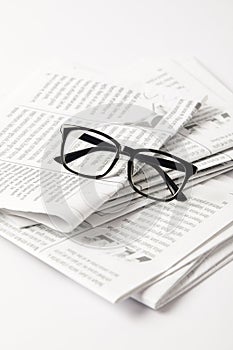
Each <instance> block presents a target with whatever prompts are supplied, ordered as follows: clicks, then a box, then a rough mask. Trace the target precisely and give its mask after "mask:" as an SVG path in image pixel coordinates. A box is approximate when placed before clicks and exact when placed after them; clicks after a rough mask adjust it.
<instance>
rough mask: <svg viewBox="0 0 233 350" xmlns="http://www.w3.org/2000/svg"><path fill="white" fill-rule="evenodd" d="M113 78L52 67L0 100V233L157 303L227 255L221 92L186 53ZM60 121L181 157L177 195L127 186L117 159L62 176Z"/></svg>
mask: <svg viewBox="0 0 233 350" xmlns="http://www.w3.org/2000/svg"><path fill="white" fill-rule="evenodd" d="M122 76H123V77H124V78H122V79H121V75H120V74H118V75H117V78H113V77H112V78H111V80H110V78H109V77H106V76H103V75H99V74H96V73H93V72H90V71H87V70H83V69H82V68H79V67H74V68H72V69H70V70H69V69H67V68H61V67H58V68H55V66H53V67H52V68H51V69H50V68H48V69H47V70H46V71H43V72H39V73H37V74H36V75H33V76H32V77H31V78H30V79H29V80H28V81H27V82H26V83H25V85H24V86H22V87H21V88H20V89H19V90H18V91H17V92H16V93H15V94H14V95H13V96H11V97H10V98H8V100H7V101H6V103H5V104H4V106H1V108H2V128H1V133H0V139H1V142H0V150H1V182H0V189H1V191H0V193H1V201H0V208H1V216H0V227H1V235H2V236H3V237H5V238H6V239H9V240H10V241H12V242H13V243H15V244H17V245H18V246H20V247H21V248H23V249H25V250H26V251H28V252H30V253H31V254H33V255H35V256H37V257H38V258H39V259H41V260H42V261H44V262H46V263H48V265H50V266H52V267H54V268H56V269H57V270H59V271H61V272H62V273H64V274H65V275H67V276H69V277H70V278H72V279H74V280H75V281H77V282H78V283H80V284H82V285H84V286H86V287H87V288H89V289H90V290H92V291H94V292H95V293H97V294H99V295H101V296H102V297H104V298H106V299H107V300H109V301H111V302H116V301H118V300H121V299H125V298H127V297H133V298H135V299H137V300H139V301H140V302H142V303H144V304H145V305H147V306H149V307H152V308H154V309H158V308H160V307H162V306H163V305H165V304H166V303H168V302H169V301H171V300H172V299H174V298H175V297H177V296H178V295H180V294H181V293H183V292H185V291H187V290H189V289H190V288H192V287H193V286H194V285H196V284H197V283H199V282H200V281H201V280H203V279H205V278H206V277H208V276H209V275H210V274H211V273H213V272H214V271H215V270H217V269H218V268H220V267H221V266H223V265H224V264H226V263H227V262H230V261H231V255H232V254H233V252H232V250H231V242H232V239H233V237H232V234H233V229H232V228H231V222H232V214H231V213H232V209H233V193H231V191H232V184H233V175H232V172H231V169H233V116H232V115H233V112H232V93H231V92H230V91H229V90H228V89H226V88H225V87H224V86H223V85H222V84H221V83H219V82H218V81H217V80H216V79H215V78H214V77H213V76H212V75H211V74H210V73H208V72H207V71H206V70H205V69H204V68H203V67H202V66H201V64H200V63H199V62H197V61H196V60H195V59H182V60H163V61H161V62H159V61H157V62H139V63H138V64H136V65H135V66H131V67H130V69H129V70H127V72H126V73H124V74H122ZM125 77H127V81H126V80H125ZM64 123H67V124H71V125H80V126H87V127H91V128H92V129H97V130H99V131H102V132H105V133H107V134H109V135H111V137H114V138H116V139H117V140H118V141H119V142H120V143H122V144H124V145H128V146H130V145H133V146H134V148H140V147H146V148H155V149H162V150H165V151H167V152H169V153H171V154H174V155H176V156H179V157H181V158H184V159H186V160H188V161H191V162H193V163H194V164H195V165H196V166H197V168H198V173H197V175H196V176H194V177H193V178H192V179H191V180H190V181H189V183H188V184H187V187H186V189H185V195H186V197H187V201H186V202H182V201H176V200H175V201H172V202H169V203H162V202H157V203H151V201H148V199H147V198H145V197H142V196H140V195H139V194H137V193H136V192H134V191H133V190H132V188H131V186H130V185H129V184H128V182H127V176H126V172H125V164H126V163H125V159H122V161H120V162H119V164H118V167H117V168H116V169H115V170H114V171H113V172H112V173H111V176H108V177H106V178H104V179H101V180H98V181H97V180H92V179H83V178H80V177H79V176H77V175H74V174H71V173H69V172H68V171H66V170H65V169H64V168H63V167H62V165H61V164H58V163H57V162H55V161H54V158H55V157H57V156H58V155H59V154H60V145H61V135H60V127H61V125H62V124H64ZM135 146H136V147H135ZM224 173H225V174H226V175H224ZM136 176H137V185H138V186H139V187H140V188H142V189H143V188H144V186H145V185H146V183H145V178H143V177H141V176H140V173H139V174H137V175H136ZM150 183H151V184H152V189H153V191H154V192H155V193H158V191H163V190H164V188H163V185H162V184H161V182H159V181H158V178H156V177H155V178H153V177H152V178H151V182H150Z"/></svg>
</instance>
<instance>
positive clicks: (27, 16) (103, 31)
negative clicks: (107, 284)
mask: <svg viewBox="0 0 233 350" xmlns="http://www.w3.org/2000/svg"><path fill="white" fill-rule="evenodd" d="M232 36H233V1H232V0H221V1H220V0H211V1H205V0H202V1H200V0H192V1H189V0H184V1H177V0H173V1H172V0H170V1H168V0H163V1H156V0H151V1H150V0H144V1H138V0H134V1H131V0H117V1H113V0H109V1H107V0H105V1H103V0H98V1H94V0H92V1H89V0H85V1H80V0H76V1H75V0H73V1H72V0H66V1H63V0H57V1H55V0H54V1H51V0H46V1H45V0H38V1H33V0H31V1H29V0H28V1H26V0H18V1H17V0H15V1H12V0H5V1H4V0H0V48H1V54H0V102H1V100H2V98H3V97H4V95H6V94H7V93H9V92H10V91H11V90H12V89H14V88H15V87H16V86H17V84H18V83H19V82H20V81H21V80H22V79H23V78H24V77H25V76H26V75H27V74H28V73H30V72H31V71H32V70H33V69H35V68H37V67H38V66H40V65H41V64H42V63H45V62H46V61H47V60H51V59H52V60H53V59H58V60H65V61H66V62H67V63H68V64H70V63H74V62H80V63H82V64H85V65H87V66H91V67H93V68H94V69H100V70H103V71H104V70H106V71H107V72H113V71H115V70H117V69H119V68H120V67H121V66H125V65H129V64H130V62H132V61H133V60H135V59H139V58H140V57H147V56H148V57H157V56H161V55H173V54H181V53H182V54H186V55H187V54H191V55H195V56H197V57H198V58H199V59H200V60H201V61H202V62H203V63H204V64H205V65H206V66H207V67H208V68H209V69H210V70H211V71H212V72H214V73H215V74H216V76H218V77H219V78H220V79H221V80H222V81H223V82H224V83H225V84H226V85H227V86H228V87H229V88H231V89H232V90H233V65H232V62H233V40H232ZM232 273H233V264H230V265H228V266H227V267H225V268H224V269H223V270H221V271H220V272H218V273H217V274H215V275H214V276H213V277H211V278H210V279H208V280H207V281H205V282H204V283H203V284H201V285H200V286H198V287H197V288H195V289H194V290H193V291H191V292H189V293H188V294H186V295H185V296H183V297H182V298H180V299H179V300H177V301H176V302H174V303H172V304H171V305H170V306H169V307H166V308H165V309H164V310H163V311H160V312H154V311H152V310H150V309H148V308H145V307H143V306H141V305H140V304H138V303H136V302H134V301H126V302H124V303H121V304H119V305H111V304H108V303H107V302H105V301H104V300H102V299H100V298H99V297H97V296H95V295H93V294H92V293H90V292H89V291H87V290H85V289H83V288H82V287H80V286H78V285H76V284H75V283H74V282H72V281H70V280H69V279H67V278H65V277H64V276H62V275H61V274H59V273H58V272H56V271H54V270H52V269H51V268H49V267H47V266H46V265H44V264H43V263H41V262H39V261H37V260H36V259H35V258H33V257H31V256H30V255H28V254H27V253H25V252H23V251H21V250H20V249H19V248H17V247H15V246H13V245H12V244H11V243H9V242H7V241H5V240H4V239H0V349H1V350H16V349H17V350H18V349H19V350H21V349H23V350H29V349H30V350H37V349H38V350H39V349H40V350H42V349H45V350H47V349H48V350H51V349H52V350H53V349H54V350H60V349H61V350H64V349H67V350H73V349H81V350H82V349H91V350H92V349H101V350H105V349H114V350H115V349H133V348H135V349H142V348H143V349H159V350H163V349H165V350H170V349H175V350H176V349H179V350H187V349H188V350H194V349H195V350H197V349H200V350H202V349H203V350H204V349H208V350H209V349H211V350H217V349H220V348H221V349H222V350H232V349H233V336H232V324H233V298H232V295H233V282H232Z"/></svg>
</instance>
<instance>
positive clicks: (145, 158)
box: [54, 125, 197, 202]
mask: <svg viewBox="0 0 233 350" xmlns="http://www.w3.org/2000/svg"><path fill="white" fill-rule="evenodd" d="M61 131H62V145H61V155H60V156H58V157H56V158H54V160H55V161H56V162H58V163H60V164H63V166H64V168H65V169H67V170H68V171H70V172H71V173H73V174H76V175H79V176H82V177H84V178H89V179H101V178H103V177H105V176H106V175H107V174H109V173H110V171H111V170H112V169H113V168H114V167H115V165H116V163H117V162H118V161H119V159H120V155H124V156H127V157H129V160H128V167H127V174H128V181H129V184H130V186H131V187H132V189H133V190H134V191H135V192H137V193H138V194H140V195H142V196H145V197H147V198H149V199H152V200H157V201H162V202H168V201H171V200H173V199H177V200H179V201H185V200H186V199H187V198H186V196H185V195H184V194H183V193H182V190H183V189H184V187H185V185H186V183H187V181H188V180H189V178H190V177H191V176H192V175H194V174H196V172H197V167H196V166H195V165H193V164H192V163H189V162H187V161H185V160H183V159H181V158H179V157H176V156H173V155H171V154H169V153H166V152H163V151H158V150H154V149H146V148H138V149H133V148H131V147H128V146H122V145H120V143H119V142H118V141H116V140H115V139H114V138H112V137H111V136H109V135H107V134H105V133H103V132H101V131H98V130H94V129H90V128H87V127H82V126H73V125H72V126H71V125H63V127H62V130H61Z"/></svg>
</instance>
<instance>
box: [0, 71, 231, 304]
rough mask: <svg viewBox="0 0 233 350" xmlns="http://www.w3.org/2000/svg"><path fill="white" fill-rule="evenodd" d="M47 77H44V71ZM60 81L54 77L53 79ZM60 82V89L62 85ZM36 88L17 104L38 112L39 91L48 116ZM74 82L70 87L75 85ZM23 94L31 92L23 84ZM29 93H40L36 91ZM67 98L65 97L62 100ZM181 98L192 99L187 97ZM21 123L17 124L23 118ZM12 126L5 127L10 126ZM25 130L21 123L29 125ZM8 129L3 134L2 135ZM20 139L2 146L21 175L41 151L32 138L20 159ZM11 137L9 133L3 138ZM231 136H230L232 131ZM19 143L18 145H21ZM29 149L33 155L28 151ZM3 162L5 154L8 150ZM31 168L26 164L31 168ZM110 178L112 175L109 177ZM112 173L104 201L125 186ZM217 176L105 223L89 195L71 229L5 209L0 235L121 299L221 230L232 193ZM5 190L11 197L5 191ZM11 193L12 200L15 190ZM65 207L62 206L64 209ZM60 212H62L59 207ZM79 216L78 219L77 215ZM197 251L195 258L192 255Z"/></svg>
mask: <svg viewBox="0 0 233 350" xmlns="http://www.w3.org/2000/svg"><path fill="white" fill-rule="evenodd" d="M43 79H45V77H44V78H43ZM43 79H42V80H43ZM38 83H39V86H41V85H40V81H39V80H37V84H38ZM43 84H44V83H43ZM43 84H42V85H43ZM43 86H44V85H43ZM55 86H57V85H56V84H55ZM46 89H47V86H46ZM58 89H60V87H59V88H58ZM33 90H34V88H33V87H31V88H30V96H31V99H28V100H30V102H28V103H27V102H25V103H24V104H23V105H20V107H22V108H26V109H27V113H29V112H28V110H30V112H31V109H32V110H33V112H36V113H37V108H38V105H37V104H36V101H37V100H38V99H39V100H41V101H40V104H41V105H42V106H41V107H43V108H41V107H40V108H38V109H39V112H40V113H41V112H42V113H43V116H44V115H46V113H47V112H46V111H45V105H46V106H47V105H48V101H44V97H43V96H44V95H43V93H45V92H44V90H42V92H41V94H40V93H38V94H37V95H35V91H33ZM50 90H51V88H49V91H50ZM69 90H71V91H73V90H72V89H70V87H69ZM37 91H38V89H37ZM45 91H46V93H45V94H46V96H47V95H48V92H47V90H45ZM59 91H60V90H59ZM62 91H63V90H62ZM57 93H58V92H55V93H54V94H55V96H56V95H57ZM66 94H67V92H66V93H65V96H66ZM22 95H23V96H26V93H25V91H24V92H23V94H22ZM32 96H36V97H34V99H33V98H32ZM189 96H190V95H189ZM185 97H188V96H185ZM70 98H71V97H70ZM138 99H139V97H138ZM63 100H64V99H63ZM63 100H62V99H61V101H63ZM71 100H72V98H71ZM182 100H183V101H189V100H188V99H187V100H186V99H185V100H184V99H182ZM198 100H199V96H198V98H196V99H195V101H194V102H192V103H193V105H192V108H191V110H190V111H189V113H188V115H185V118H184V119H185V120H187V119H190V116H191V114H192V111H194V110H195V107H196V103H197V102H196V101H198ZM49 101H50V103H53V99H49ZM61 101H60V104H61ZM143 101H144V100H143ZM177 101H179V102H178V103H179V104H180V99H179V97H178V98H177V99H176V100H175V102H174V101H173V102H174V103H173V102H172V103H171V101H170V100H169V101H168V103H166V101H165V103H164V106H168V105H169V107H168V108H167V110H166V111H165V113H164V115H165V116H167V115H171V114H170V112H169V110H171V109H170V108H171V105H172V104H173V106H174V105H177ZM21 103H22V102H21ZM56 103H57V102H56ZM63 103H64V102H63ZM119 103H120V102H119ZM185 103H186V102H185ZM155 105H156V103H154V104H153V108H154V107H155ZM36 106H37V107H36ZM59 106H60V105H59ZM189 106H190V103H189ZM50 107H51V106H50ZM7 108H8V107H7ZM11 108H12V107H11ZM15 108H17V106H15ZM46 108H47V107H46ZM59 108H60V107H59ZM69 108H70V106H69V105H68V104H67V110H68V111H69ZM41 110H42V111H41ZM20 111H21V110H20ZM50 111H51V112H50V113H51V114H49V117H48V118H46V119H45V121H46V122H45V121H44V123H49V122H51V120H53V122H54V123H55V122H56V128H58V126H59V125H60V123H58V121H57V119H56V118H52V116H53V115H55V112H54V110H52V109H51V110H50ZM18 112H19V110H17V109H16V110H12V113H13V117H14V116H15V114H14V113H16V115H17V118H15V122H16V123H17V122H18V121H19V120H20V118H19V117H20V115H19V114H18ZM21 113H22V114H24V113H25V112H24V111H21ZM36 113H35V114H32V115H30V116H29V118H28V119H29V120H30V121H31V120H33V115H36ZM44 113H45V114H44ZM65 113H67V115H68V113H69V112H65V111H64V109H62V108H61V110H60V111H59V112H58V114H59V118H62V120H60V122H64V119H65V115H64V114H65ZM72 113H74V111H73V110H72V108H71V115H72ZM153 113H154V111H153ZM60 114H62V115H60ZM3 115H4V114H3ZM7 116H8V119H10V118H11V114H9V113H8V114H7ZM172 116H174V114H172ZM36 118H37V119H35V120H36V121H37V120H38V121H37V122H35V124H37V123H38V122H39V121H41V119H42V116H41V117H40V118H38V116H37V115H36ZM63 118H64V119H63ZM6 119H7V118H6ZM144 119H145V118H144ZM20 122H21V127H23V126H24V125H25V124H26V123H25V119H24V118H23V119H21V120H20ZM182 124H183V123H181V124H180V120H179V123H178V128H179V127H180V125H182ZM5 125H6V126H7V125H9V120H8V121H5ZM17 126H18V128H19V125H18V124H17ZM121 127H122V125H121ZM124 127H125V128H126V129H127V130H129V127H130V128H132V127H133V126H132V125H131V126H129V125H127V126H126V125H125V126H124ZM8 129H9V127H8ZM8 129H5V133H6V132H7V130H8ZM37 130H38V129H37ZM39 130H40V132H41V134H39V135H40V136H39V137H38V138H37V140H36V142H37V144H36V149H37V148H38V149H40V147H42V145H41V146H40V144H39V143H40V142H41V140H43V138H42V134H43V132H45V130H43V127H42V126H41V125H40V127H39ZM135 130H140V128H139V129H138V127H137V128H136V129H135ZM159 130H161V129H159ZM162 130H163V129H162ZM16 131H17V130H16ZM22 131H24V133H23V132H22ZM46 133H47V129H46ZM52 134H53V133H52ZM4 135H5V134H4ZM4 135H2V136H3V137H4ZM14 135H16V134H15V133H14V134H13V136H14ZM24 135H25V129H22V130H21V137H22V136H24ZM8 136H9V134H8ZM160 136H161V134H160ZM172 136H174V135H172ZM170 137H171V135H170V134H166V137H165V140H167V139H168V138H170ZM229 139H230V137H229ZM18 140H20V138H19V137H18V138H16V139H14V142H12V143H11V144H10V145H8V149H9V152H11V153H10V154H9V153H4V154H2V157H4V155H5V157H6V156H8V162H9V157H10V156H11V157H10V159H11V162H12V168H13V170H14V171H15V169H16V170H17V171H19V173H18V175H20V170H21V169H22V168H21V169H20V166H22V165H23V164H26V165H27V166H28V167H29V165H28V164H29V163H28V162H29V160H30V162H36V161H39V160H40V161H41V159H40V154H39V152H38V153H37V154H36V156H37V157H38V159H37V158H34V156H35V153H34V156H32V154H33V152H35V150H34V149H33V147H32V146H31V147H30V149H29V150H30V151H31V152H32V154H30V152H29V153H27V157H26V159H25V158H23V161H20V159H18V158H19V156H20V152H23V151H25V149H24V148H19V147H18V144H17V142H18ZM7 141H8V139H7V140H6V142H7ZM11 141H13V140H11ZM227 141H229V140H228V138H227ZM170 142H172V139H171V141H170ZM38 144H39V146H38ZM225 149H226V148H224V150H225ZM16 150H18V153H17V152H16ZM14 154H17V157H18V158H17V166H18V167H19V168H14V166H13V165H14V164H13V163H16V162H15V161H14V159H15V158H13V157H14ZM28 157H30V158H32V159H28ZM3 162H6V160H5V159H4V158H3ZM32 164H33V163H30V167H31V168H32ZM35 164H36V163H34V165H33V166H34V167H36V165H35ZM6 168H7V167H6ZM31 168H30V169H27V170H28V173H30V174H31ZM18 169H19V170H18ZM13 170H12V173H13ZM8 173H9V168H8ZM3 175H4V176H5V175H6V172H5V173H4V171H3ZM25 178H26V179H27V177H26V174H24V179H25ZM5 179H6V177H5ZM12 179H13V174H12ZM20 180H22V179H20ZM74 181H75V180H74ZM111 181H112V182H113V179H112V178H111ZM115 181H116V188H114V190H112V187H111V190H110V191H108V190H106V193H107V194H106V196H105V197H104V199H103V201H102V203H103V202H105V201H106V199H107V198H108V197H110V195H113V194H114V191H116V190H118V189H119V188H122V187H123V182H121V181H119V182H117V179H116V180H115ZM212 181H213V182H208V183H206V184H204V185H197V186H195V187H194V188H192V191H191V193H190V192H189V194H190V195H188V201H187V202H185V203H184V202H177V201H174V202H170V203H166V204H164V203H154V204H153V205H148V206H147V205H144V204H143V206H144V207H143V209H142V210H135V208H133V210H131V209H132V208H130V211H129V212H128V213H127V214H125V215H122V213H121V214H120V215H115V216H114V220H113V219H112V218H113V217H111V220H110V221H109V220H107V221H106V220H105V221H104V223H102V224H101V225H97V226H96V225H95V224H93V225H92V224H91V222H90V218H91V217H92V218H93V215H95V214H93V211H94V210H96V209H98V206H97V207H96V206H95V204H97V203H92V206H91V209H90V211H89V213H90V214H91V215H90V216H89V217H88V216H87V217H86V220H84V218H82V219H83V220H82V222H81V224H80V225H79V226H77V227H76V228H75V229H74V230H73V231H72V232H71V233H64V232H59V231H58V230H52V229H51V228H49V227H48V225H47V226H45V225H36V226H31V227H27V228H24V229H19V228H17V226H16V225H14V224H13V221H9V218H8V216H7V215H6V214H5V213H4V212H3V213H2V214H1V221H0V228H1V235H2V236H3V237H5V238H6V239H9V240H10V241H12V242H13V243H15V244H17V245H19V246H20V247H22V248H23V249H25V250H26V251H28V252H30V253H31V254H33V255H35V256H37V257H38V258H39V259H41V260H43V261H44V262H46V263H48V264H49V265H50V266H52V267H54V268H56V269H57V270H59V271H61V272H62V273H64V274H65V275H67V276H69V277H70V278H72V279H74V280H75V281H77V282H78V283H80V284H82V285H84V286H86V287H87V288H89V289H90V290H92V291H93V292H95V293H97V294H99V295H101V296H102V297H104V298H106V299H107V300H109V301H111V302H116V301H118V300H121V299H123V298H126V297H129V296H131V295H134V294H135V293H136V292H138V291H139V290H142V289H145V287H146V286H148V285H151V284H152V283H153V282H154V281H155V280H158V278H159V276H162V274H165V273H170V272H171V268H174V267H175V266H176V265H177V263H178V262H181V261H182V260H184V259H185V258H186V257H188V256H189V255H190V254H191V253H192V252H194V251H195V250H197V248H198V247H201V246H203V245H204V243H206V242H208V241H209V240H210V239H211V238H212V237H213V236H215V235H217V234H218V233H219V232H220V231H221V230H222V229H223V228H224V227H226V226H227V225H228V224H230V222H231V220H232V218H231V217H230V216H229V212H231V211H232V208H233V197H232V195H231V193H230V190H229V186H221V187H219V186H218V185H217V184H216V183H215V181H214V180H212ZM21 184H22V181H21ZM27 185H30V182H28V184H27ZM75 185H76V183H75ZM101 186H102V185H101ZM103 186H104V187H103ZM103 186H102V188H101V189H100V192H101V193H100V194H101V196H102V192H103V188H105V187H107V186H109V185H108V184H105V182H104V185H103ZM12 187H13V186H12ZM28 188H29V189H30V186H28ZM213 188H215V193H213ZM107 189H108V187H107ZM24 190H25V189H24ZM22 193H23V192H22ZM4 195H5V194H4ZM2 198H3V199H4V196H2ZM5 198H7V196H6V197H5ZM71 198H72V197H71ZM8 199H9V197H8ZM10 199H11V201H12V197H11V198H10ZM9 202H10V201H9V200H8V202H7V200H6V199H5V202H4V206H3V208H4V209H5V210H11V209H12V208H11V207H9V206H8V205H6V204H8V203H9ZM100 202H101V201H99V198H98V205H101V204H102V203H100ZM18 203H21V206H20V205H18V208H17V206H14V210H15V211H16V213H17V212H18V213H20V212H22V203H25V198H24V199H23V202H22V199H21V202H18ZM29 203H30V202H29ZM140 203H141V202H140ZM143 203H144V202H143ZM13 204H17V200H15V203H13ZM30 204H31V206H30ZM30 204H28V207H27V208H26V207H25V208H24V210H25V213H26V211H27V210H28V211H30V212H32V209H34V215H35V214H37V213H38V207H39V206H38V207H36V203H34V202H33V203H30ZM85 204H86V203H82V202H81V205H82V206H83V205H85ZM141 204H142V203H141ZM79 205H80V203H79ZM33 206H34V207H33ZM39 209H40V211H39V213H40V214H41V212H42V210H43V209H44V208H43V206H40V207H39ZM46 209H47V208H46ZM82 209H83V207H82ZM85 209H86V208H85ZM137 209H139V208H137ZM60 210H62V207H60ZM62 214H64V213H63V212H62ZM87 214H88V211H87ZM56 215H57V216H58V214H57V213H56ZM63 217H64V215H63ZM29 219H30V217H29ZM33 219H35V216H33ZM38 221H39V220H38ZM93 221H94V220H93ZM78 222H79V221H78ZM46 224H47V223H46ZM75 224H77V222H76V223H75ZM95 226H96V227H95ZM197 254H199V253H197ZM192 259H194V257H193V256H192ZM189 262H190V261H188V262H187V261H186V264H187V263H189ZM169 271H170V272H169Z"/></svg>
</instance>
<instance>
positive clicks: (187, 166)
mask: <svg viewBox="0 0 233 350" xmlns="http://www.w3.org/2000/svg"><path fill="white" fill-rule="evenodd" d="M74 130H83V131H88V132H91V133H94V134H97V135H100V136H102V137H104V138H106V139H108V140H109V141H111V142H112V143H113V144H114V146H115V157H114V159H113V161H112V164H111V165H110V166H109V168H108V169H107V170H106V171H105V172H104V173H103V174H100V175H87V174H81V173H79V172H77V171H74V170H73V169H71V168H69V166H67V160H66V157H67V154H64V151H65V144H66V140H67V137H68V135H69V133H70V132H72V131H74ZM61 132H62V144H61V156H60V157H56V158H54V159H55V160H56V161H57V162H58V163H61V164H62V165H63V166H64V168H65V169H66V170H68V171H69V172H71V173H73V174H75V175H79V176H81V177H84V178H89V179H96V180H98V179H101V178H103V177H104V176H106V175H107V174H108V173H110V171H111V170H112V169H113V167H114V166H115V165H116V163H117V162H118V160H119V159H120V154H125V155H128V156H129V160H128V163H127V177H128V181H129V184H130V186H131V187H132V189H133V190H134V191H135V192H137V193H138V194H140V195H142V196H144V197H147V198H149V199H152V200H156V201H159V202H170V201H172V200H174V199H177V200H179V201H185V200H186V199H187V198H186V197H185V195H184V194H183V193H182V190H183V189H184V187H185V185H186V183H187V182H188V180H189V179H190V177H191V176H193V175H194V174H196V173H197V170H198V169H197V167H196V166H195V165H194V164H192V163H190V162H187V161H186V160H184V159H182V158H179V157H177V156H174V155H172V154H170V153H167V152H164V151H160V150H155V149H151V148H137V149H134V148H131V147H128V146H124V148H122V145H121V144H120V143H119V142H118V141H116V140H115V139H114V138H113V137H111V136H109V135H107V134H105V133H103V132H101V131H99V130H95V129H91V128H88V127H83V126H76V125H66V124H64V125H63V126H62V128H61ZM92 139H93V140H92V141H95V142H97V144H98V141H100V142H101V143H104V142H103V141H102V140H99V139H98V138H95V137H93V138H92ZM95 142H94V144H96V143H95ZM91 143H93V142H91ZM110 146H112V145H110ZM106 147H109V146H108V145H107V144H106ZM94 150H95V149H94ZM96 150H98V148H97V147H96ZM108 150H111V148H108ZM77 152H79V151H77ZM141 152H151V153H155V154H156V155H157V154H158V155H162V156H166V157H169V158H171V159H174V160H175V161H177V162H179V163H180V164H181V165H182V166H183V168H184V170H185V176H184V180H183V182H182V184H181V186H180V187H178V186H177V185H176V184H175V183H174V182H173V180H171V178H170V177H169V176H168V175H167V174H166V173H165V172H164V174H165V175H166V178H164V181H165V182H166V184H167V186H168V188H170V187H169V185H172V187H173V190H174V186H176V187H177V188H178V190H177V192H176V193H174V194H171V196H169V197H164V198H155V197H152V196H151V195H148V194H146V193H144V192H142V191H140V190H139V189H138V188H137V187H136V186H135V184H134V181H133V179H132V175H133V170H134V163H133V162H134V159H135V156H136V155H137V154H139V153H141ZM74 153H76V152H74ZM68 155H69V154H68ZM79 157H80V156H79ZM146 157H147V160H148V157H149V158H152V160H153V159H156V157H154V156H153V157H151V156H146ZM77 158H78V157H77ZM163 161H165V162H166V160H163ZM168 162H170V161H168ZM157 170H158V169H157ZM161 170H162V169H161ZM162 172H163V170H162ZM160 175H161V174H160ZM172 183H173V184H172Z"/></svg>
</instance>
